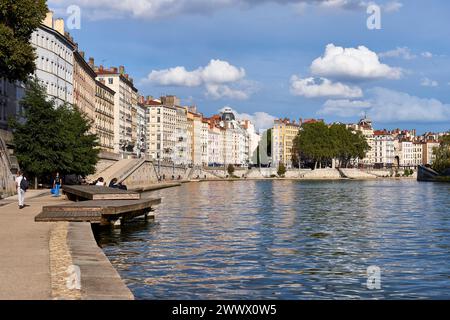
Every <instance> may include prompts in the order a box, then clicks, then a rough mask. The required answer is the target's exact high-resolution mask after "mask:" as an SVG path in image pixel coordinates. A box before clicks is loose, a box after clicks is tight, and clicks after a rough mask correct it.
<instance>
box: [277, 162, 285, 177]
mask: <svg viewBox="0 0 450 320" xmlns="http://www.w3.org/2000/svg"><path fill="white" fill-rule="evenodd" d="M277 174H278V176H280V177H283V176H284V175H285V174H286V167H285V165H284V163H282V162H280V164H279V165H278V170H277Z"/></svg>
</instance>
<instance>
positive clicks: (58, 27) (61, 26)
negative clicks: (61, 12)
mask: <svg viewBox="0 0 450 320" xmlns="http://www.w3.org/2000/svg"><path fill="white" fill-rule="evenodd" d="M53 29H55V30H56V31H58V32H59V33H60V34H62V35H64V20H63V19H56V20H55V23H54V26H53Z"/></svg>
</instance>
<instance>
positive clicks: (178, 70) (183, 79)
mask: <svg viewBox="0 0 450 320" xmlns="http://www.w3.org/2000/svg"><path fill="white" fill-rule="evenodd" d="M146 80H148V81H150V82H153V83H157V84H159V85H162V86H185V87H198V86H200V85H201V84H202V83H203V79H202V77H201V72H199V70H198V69H197V70H194V71H187V70H186V69H185V67H175V68H170V69H163V70H153V71H152V72H151V73H150V74H149V75H148V77H147V79H146Z"/></svg>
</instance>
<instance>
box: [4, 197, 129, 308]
mask: <svg viewBox="0 0 450 320" xmlns="http://www.w3.org/2000/svg"><path fill="white" fill-rule="evenodd" d="M49 193H50V191H49V190H43V191H42V190H41V191H33V190H30V191H29V192H27V198H26V200H25V204H26V205H29V206H27V207H25V208H24V209H19V208H18V204H17V200H16V199H17V196H15V197H10V198H7V199H4V200H1V201H0V300H51V299H53V300H54V299H65V300H66V299H70V300H73V299H76V300H79V299H83V300H84V299H87V300H91V299H95V300H97V299H113V300H118V299H119V300H123V299H126V300H128V299H133V294H132V293H131V291H130V290H129V289H128V288H127V287H126V285H125V284H124V282H123V280H122V279H121V278H120V276H119V274H118V273H117V271H116V270H115V269H114V268H113V266H112V265H111V263H110V262H109V260H108V259H107V258H106V256H105V255H104V253H103V251H102V250H101V248H99V247H98V245H97V243H96V242H95V239H94V236H93V233H92V230H91V226H90V224H89V223H76V222H72V223H69V222H35V217H36V215H38V214H39V213H40V212H41V211H42V208H43V207H44V206H48V205H61V204H63V203H67V200H64V197H52V196H50V195H49ZM71 266H72V267H73V266H78V267H79V268H80V277H81V278H80V282H81V288H80V289H79V290H74V289H68V288H67V285H66V281H67V279H68V276H69V275H68V274H67V270H68V267H71Z"/></svg>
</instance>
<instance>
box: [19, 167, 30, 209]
mask: <svg viewBox="0 0 450 320" xmlns="http://www.w3.org/2000/svg"><path fill="white" fill-rule="evenodd" d="M16 189H17V197H18V198H19V209H23V208H25V192H26V191H27V189H28V181H27V178H25V177H24V176H23V173H22V172H21V171H20V170H19V171H17V177H16Z"/></svg>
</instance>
